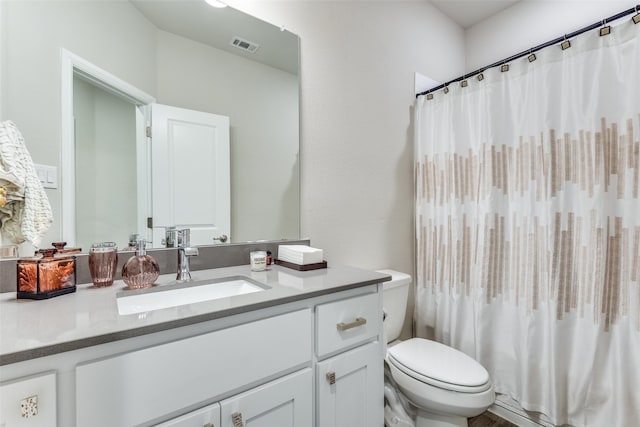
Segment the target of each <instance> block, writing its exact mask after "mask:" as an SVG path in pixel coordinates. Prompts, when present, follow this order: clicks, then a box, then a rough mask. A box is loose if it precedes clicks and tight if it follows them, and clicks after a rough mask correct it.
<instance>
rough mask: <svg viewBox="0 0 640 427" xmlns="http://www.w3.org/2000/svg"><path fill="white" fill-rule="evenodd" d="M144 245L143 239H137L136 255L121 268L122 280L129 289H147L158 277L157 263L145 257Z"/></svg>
mask: <svg viewBox="0 0 640 427" xmlns="http://www.w3.org/2000/svg"><path fill="white" fill-rule="evenodd" d="M146 243H147V242H146V241H145V240H144V239H138V241H137V244H136V254H135V255H134V256H132V257H131V258H129V260H128V261H127V262H126V263H125V264H124V265H123V266H122V280H123V281H124V283H125V284H126V285H127V286H128V287H129V289H142V288H149V287H151V286H153V284H154V283H155V281H156V280H157V279H158V276H159V275H160V267H159V266H158V263H157V262H156V260H155V259H153V257H152V256H151V255H147V251H146V249H145V245H146Z"/></svg>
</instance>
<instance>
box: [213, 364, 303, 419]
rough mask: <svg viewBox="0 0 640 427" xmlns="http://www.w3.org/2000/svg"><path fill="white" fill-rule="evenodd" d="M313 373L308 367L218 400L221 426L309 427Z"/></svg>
mask: <svg viewBox="0 0 640 427" xmlns="http://www.w3.org/2000/svg"><path fill="white" fill-rule="evenodd" d="M311 391H312V372H311V369H309V368H307V369H304V370H302V371H299V372H296V373H294V374H291V375H288V376H286V377H283V378H279V379H277V380H275V381H271V382H270V383H267V384H264V385H262V386H259V387H256V388H254V389H251V390H249V391H247V392H245V393H242V394H239V395H237V396H234V397H232V398H229V399H227V400H224V401H222V402H221V403H220V407H221V415H222V418H221V426H222V427H239V426H241V427H311V426H312V424H313V420H312V398H311V395H312V393H311Z"/></svg>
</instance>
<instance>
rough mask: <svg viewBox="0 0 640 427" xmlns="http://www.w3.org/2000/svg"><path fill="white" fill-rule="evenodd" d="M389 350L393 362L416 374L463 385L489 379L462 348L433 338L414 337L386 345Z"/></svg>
mask: <svg viewBox="0 0 640 427" xmlns="http://www.w3.org/2000/svg"><path fill="white" fill-rule="evenodd" d="M388 353H389V356H391V358H392V359H393V362H394V363H396V364H400V365H402V366H403V367H405V368H407V369H408V370H410V371H413V372H415V373H416V374H418V375H417V376H422V377H426V378H431V379H434V380H436V381H438V382H442V383H447V384H451V385H455V386H462V387H478V386H483V385H486V384H487V383H488V382H489V373H488V372H487V370H486V369H485V368H484V367H483V366H482V365H480V364H479V363H478V362H476V361H475V360H474V359H472V358H471V357H469V356H467V355H466V354H464V353H462V352H461V351H458V350H456V349H454V348H452V347H448V346H446V345H444V344H440V343H438V342H435V341H431V340H426V339H422V338H413V339H410V340H407V341H403V342H401V343H399V344H397V345H394V346H393V347H389V350H388ZM407 369H403V371H404V372H407Z"/></svg>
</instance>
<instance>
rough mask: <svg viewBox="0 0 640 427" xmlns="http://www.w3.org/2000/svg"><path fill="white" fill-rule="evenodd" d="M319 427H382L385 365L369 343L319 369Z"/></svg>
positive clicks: (375, 348) (319, 364)
mask: <svg viewBox="0 0 640 427" xmlns="http://www.w3.org/2000/svg"><path fill="white" fill-rule="evenodd" d="M317 372H318V376H317V379H316V382H317V387H318V408H317V410H316V414H317V417H318V426H319V427H382V426H383V424H384V397H383V386H384V384H383V382H384V380H383V361H382V357H381V355H380V346H379V344H378V343H375V342H374V343H369V344H367V345H364V346H362V347H358V348H356V349H354V350H351V351H348V352H346V353H342V354H340V355H338V356H335V357H332V358H330V359H327V360H325V361H323V362H320V363H318V365H317Z"/></svg>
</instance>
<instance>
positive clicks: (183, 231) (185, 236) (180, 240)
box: [175, 228, 191, 248]
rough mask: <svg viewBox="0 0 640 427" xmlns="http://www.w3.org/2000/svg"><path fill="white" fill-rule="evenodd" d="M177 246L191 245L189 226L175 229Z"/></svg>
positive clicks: (185, 246)
mask: <svg viewBox="0 0 640 427" xmlns="http://www.w3.org/2000/svg"><path fill="white" fill-rule="evenodd" d="M175 233H176V246H177V247H179V248H187V247H189V246H190V245H191V230H190V229H188V228H180V229H177V230H175Z"/></svg>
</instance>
